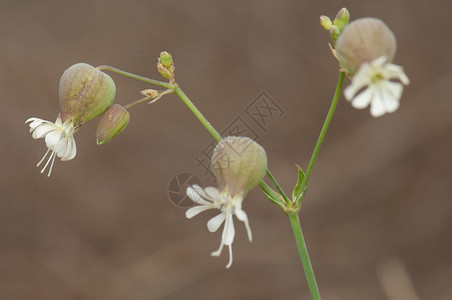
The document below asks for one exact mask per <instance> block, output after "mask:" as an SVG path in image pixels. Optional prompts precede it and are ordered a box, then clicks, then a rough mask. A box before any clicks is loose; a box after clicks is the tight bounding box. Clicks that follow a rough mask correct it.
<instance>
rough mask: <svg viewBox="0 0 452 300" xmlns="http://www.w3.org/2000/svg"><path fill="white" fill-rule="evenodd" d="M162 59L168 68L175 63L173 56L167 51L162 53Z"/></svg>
mask: <svg viewBox="0 0 452 300" xmlns="http://www.w3.org/2000/svg"><path fill="white" fill-rule="evenodd" d="M160 60H161V61H162V64H163V65H164V66H165V67H167V68H169V67H171V65H172V64H173V57H172V56H171V54H169V53H168V52H166V51H163V52H162V53H160Z"/></svg>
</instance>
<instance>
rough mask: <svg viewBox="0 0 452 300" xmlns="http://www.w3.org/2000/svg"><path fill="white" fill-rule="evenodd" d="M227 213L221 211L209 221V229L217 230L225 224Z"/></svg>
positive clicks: (211, 230)
mask: <svg viewBox="0 0 452 300" xmlns="http://www.w3.org/2000/svg"><path fill="white" fill-rule="evenodd" d="M225 217H226V216H225V214H224V213H221V214H219V215H217V216H215V217H213V218H212V219H210V220H209V222H207V229H209V231H210V232H216V231H217V230H218V228H220V226H221V224H223V222H224V220H225Z"/></svg>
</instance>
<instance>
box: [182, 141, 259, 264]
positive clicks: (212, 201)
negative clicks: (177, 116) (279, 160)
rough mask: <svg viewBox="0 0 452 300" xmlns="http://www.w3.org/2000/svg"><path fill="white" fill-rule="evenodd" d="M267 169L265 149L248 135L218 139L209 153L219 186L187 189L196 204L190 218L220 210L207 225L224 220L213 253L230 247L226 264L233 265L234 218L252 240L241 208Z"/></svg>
mask: <svg viewBox="0 0 452 300" xmlns="http://www.w3.org/2000/svg"><path fill="white" fill-rule="evenodd" d="M266 170H267V156H266V154H265V150H264V148H262V147H261V146H260V145H259V144H257V143H256V142H254V141H253V140H251V139H249V138H247V137H227V138H225V139H223V140H222V141H220V143H218V145H217V146H216V148H215V150H214V152H213V155H212V171H213V173H214V174H215V176H216V177H217V180H218V187H219V188H216V187H206V188H205V189H202V188H201V187H200V186H198V185H193V186H192V187H189V188H188V189H187V195H188V197H190V199H192V200H193V201H194V202H195V203H196V204H198V205H197V206H195V207H192V208H190V209H188V210H187V212H186V214H185V215H186V217H187V218H189V219H191V218H192V217H194V216H196V215H197V214H199V213H201V212H203V211H206V210H209V209H218V210H219V211H220V213H219V214H218V215H217V216H215V217H213V218H212V219H210V220H209V222H208V223H207V228H208V229H209V231H210V232H216V231H217V230H218V229H219V228H220V226H221V225H222V224H223V223H224V228H223V233H222V237H221V243H220V247H219V248H218V250H216V251H214V252H212V253H211V254H212V256H219V255H220V254H221V252H222V250H223V247H224V246H227V247H229V263H228V264H227V266H226V268H229V267H230V266H231V265H232V260H233V259H232V243H233V241H234V237H235V228H234V219H233V216H235V217H236V218H237V219H238V220H239V221H242V222H243V223H244V224H245V228H246V231H247V234H248V239H249V240H250V241H251V240H252V234H251V229H250V226H249V222H248V216H247V214H246V213H245V211H244V210H243V209H242V202H243V199H244V198H245V196H246V194H247V193H248V192H249V191H250V190H251V189H253V188H254V187H255V186H256V185H257V184H258V183H259V182H260V181H261V180H262V178H264V176H265V173H266Z"/></svg>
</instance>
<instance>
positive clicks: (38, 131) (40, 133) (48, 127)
mask: <svg viewBox="0 0 452 300" xmlns="http://www.w3.org/2000/svg"><path fill="white" fill-rule="evenodd" d="M55 128H56V127H55V125H53V124H41V125H39V126H38V127H36V128H35V129H34V131H33V134H32V137H33V138H34V139H40V138H42V137H44V136H46V134H48V133H49V132H51V131H53V130H55Z"/></svg>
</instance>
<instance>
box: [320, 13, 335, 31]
mask: <svg viewBox="0 0 452 300" xmlns="http://www.w3.org/2000/svg"><path fill="white" fill-rule="evenodd" d="M320 25H322V27H323V28H325V29H326V30H330V29H331V26H332V25H333V22H331V19H330V18H328V17H327V16H320Z"/></svg>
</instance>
